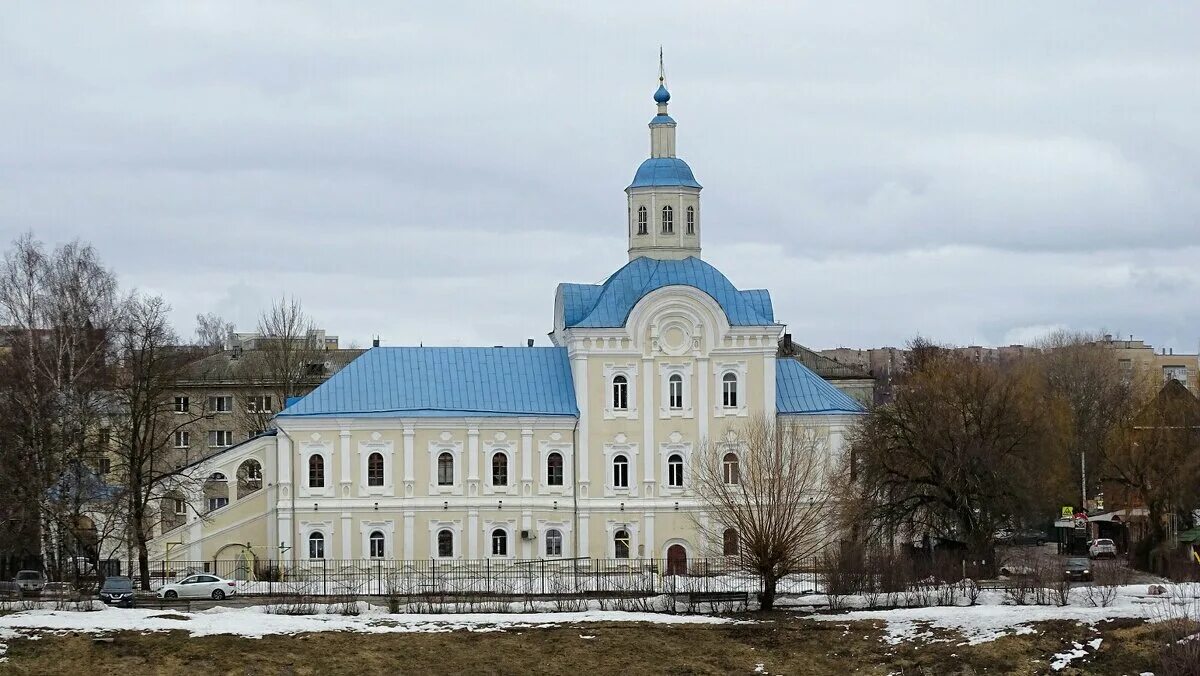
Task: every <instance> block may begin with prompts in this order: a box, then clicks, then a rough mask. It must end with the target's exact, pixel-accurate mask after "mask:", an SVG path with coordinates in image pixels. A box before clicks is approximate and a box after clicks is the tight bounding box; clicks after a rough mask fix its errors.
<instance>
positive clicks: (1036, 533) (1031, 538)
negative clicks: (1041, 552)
mask: <svg viewBox="0 0 1200 676" xmlns="http://www.w3.org/2000/svg"><path fill="white" fill-rule="evenodd" d="M1011 542H1012V544H1014V545H1037V546H1039V547H1041V546H1042V545H1044V544H1046V534H1045V533H1043V532H1042V531H1040V530H1019V531H1017V532H1015V533H1013V536H1012V540H1011Z"/></svg>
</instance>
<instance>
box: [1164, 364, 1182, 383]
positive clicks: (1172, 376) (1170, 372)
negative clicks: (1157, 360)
mask: <svg viewBox="0 0 1200 676" xmlns="http://www.w3.org/2000/svg"><path fill="white" fill-rule="evenodd" d="M1162 371H1163V382H1164V383H1169V382H1171V381H1172V380H1178V381H1179V382H1181V383H1183V384H1184V385H1186V384H1187V367H1186V366H1164V367H1162Z"/></svg>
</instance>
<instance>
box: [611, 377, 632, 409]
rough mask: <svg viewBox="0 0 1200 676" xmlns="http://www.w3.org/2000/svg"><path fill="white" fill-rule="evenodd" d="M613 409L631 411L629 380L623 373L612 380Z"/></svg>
mask: <svg viewBox="0 0 1200 676" xmlns="http://www.w3.org/2000/svg"><path fill="white" fill-rule="evenodd" d="M612 407H613V409H614V410H617V411H628V410H629V378H627V377H625V374H623V373H618V374H617V375H615V376H613V379H612Z"/></svg>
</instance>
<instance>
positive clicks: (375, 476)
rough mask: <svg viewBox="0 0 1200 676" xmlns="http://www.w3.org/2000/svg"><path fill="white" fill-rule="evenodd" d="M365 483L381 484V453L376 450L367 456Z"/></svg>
mask: <svg viewBox="0 0 1200 676" xmlns="http://www.w3.org/2000/svg"><path fill="white" fill-rule="evenodd" d="M367 485H368V486H382V485H383V454H382V453H379V452H378V451H376V452H374V453H372V454H370V455H368V456H367Z"/></svg>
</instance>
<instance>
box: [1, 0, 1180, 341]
mask: <svg viewBox="0 0 1200 676" xmlns="http://www.w3.org/2000/svg"><path fill="white" fill-rule="evenodd" d="M1198 19H1200V9H1197V8H1195V7H1191V6H1187V5H1183V4H1177V5H1164V6H1138V7H1132V6H1131V7H1128V8H1124V7H1120V8H1118V7H1109V8H1106V10H1105V11H1104V12H1099V11H1096V10H1095V8H1087V7H1083V6H1078V7H1070V6H1064V5H1053V6H1046V5H1045V4H1043V3H1026V4H1019V3H1018V4H1014V3H1007V4H1005V5H1003V6H995V7H979V6H968V5H963V4H960V3H928V4H923V3H905V4H904V5H903V6H901V5H895V4H892V3H878V4H865V5H864V4H860V3H855V4H854V5H852V6H851V5H847V6H830V5H828V3H812V4H801V3H787V4H780V5H772V6H769V7H755V8H753V9H748V8H747V7H745V6H740V5H729V4H725V3H705V2H690V3H680V4H675V3H658V4H654V5H650V6H647V5H645V4H640V3H637V4H635V3H631V4H626V5H621V4H612V3H604V4H595V5H593V4H584V3H538V2H530V3H524V4H521V5H515V6H514V5H511V4H508V3H503V4H502V3H467V4H462V3H459V4H457V5H455V6H454V7H453V8H447V7H443V6H427V7H419V6H407V5H406V6H398V5H395V4H394V3H353V4H352V5H347V4H341V5H329V4H326V3H288V4H286V5H267V4H252V5H246V4H245V3H228V4H219V3H205V4H202V5H201V4H195V3H193V4H186V5H180V4H178V3H162V4H147V5H139V6H138V7H137V8H133V7H126V8H123V9H122V11H119V12H115V11H113V10H112V8H100V7H90V6H87V5H83V4H80V5H74V6H72V5H54V4H50V3H38V4H27V5H22V6H19V7H13V8H8V10H7V11H6V12H5V21H4V22H3V23H0V53H3V54H4V58H3V59H0V125H2V127H0V128H3V129H4V130H5V133H3V134H0V236H2V237H3V238H4V239H5V240H10V239H12V238H13V237H15V236H16V235H17V234H18V233H20V232H22V231H24V230H27V229H32V230H33V231H34V232H35V233H37V234H38V235H39V236H40V237H41V238H43V239H46V240H48V241H61V240H65V239H69V238H71V237H83V238H85V239H88V240H91V241H93V242H94V243H95V244H96V245H97V246H98V248H99V249H100V251H101V252H102V254H103V255H104V257H105V259H106V260H107V261H108V262H109V263H110V264H111V265H112V266H113V267H114V268H115V269H116V270H117V271H118V272H119V273H120V275H121V277H122V280H123V282H124V284H125V285H127V286H137V287H139V288H143V289H147V290H153V291H155V292H159V293H162V294H163V295H165V296H166V297H167V298H168V299H169V300H170V301H171V302H172V304H173V305H174V307H175V312H176V317H177V320H178V322H179V324H180V328H181V330H183V331H184V332H187V331H189V330H190V328H191V321H192V316H193V315H194V314H195V313H197V312H204V311H218V312H222V313H224V314H226V315H228V316H230V317H231V318H232V319H234V320H235V321H236V322H237V323H238V324H239V326H241V327H243V328H249V327H250V325H252V324H253V320H254V316H255V315H256V313H257V311H258V309H259V308H260V307H261V306H262V305H263V304H265V303H267V302H268V301H269V299H270V298H271V297H273V296H276V295H278V294H280V293H282V292H284V291H287V292H289V293H294V294H296V295H298V296H300V297H302V298H303V299H304V301H305V303H306V305H307V306H308V308H309V309H310V310H311V312H312V313H313V314H314V315H315V316H316V317H317V318H318V319H319V320H320V321H321V323H322V324H324V325H325V326H327V327H328V328H329V329H330V330H331V331H334V332H338V333H340V334H341V335H343V336H345V337H346V338H347V339H355V340H358V341H359V342H360V343H365V342H366V341H367V340H369V338H370V336H371V335H373V334H375V333H380V334H382V335H383V336H384V338H385V340H386V341H388V342H392V343H415V342H418V341H424V342H426V344H498V343H507V344H513V343H516V342H518V341H520V340H523V339H524V338H525V337H529V336H537V337H539V338H541V337H542V336H543V335H544V333H545V332H546V331H547V330H549V328H550V326H551V316H550V315H551V310H552V299H553V292H554V285H555V284H556V283H558V282H560V281H597V280H599V279H601V278H603V276H604V275H606V274H607V273H609V272H611V271H612V270H614V269H616V268H617V267H618V266H620V265H621V264H622V263H623V262H624V258H625V254H624V248H625V243H624V240H623V233H624V218H625V205H624V196H623V195H622V193H621V190H622V189H623V188H624V186H625V185H626V183H627V182H628V180H629V178H630V177H631V176H632V173H633V170H634V168H635V167H636V166H637V164H638V163H639V162H640V161H641V159H643V157H644V156H645V155H646V153H647V145H648V139H647V131H646V128H645V123H646V121H647V120H648V119H649V117H650V116H651V115H652V113H653V108H652V105H651V102H650V100H649V94H650V92H651V91H652V90H653V87H654V76H655V70H656V65H657V64H655V63H654V58H655V56H656V54H655V51H656V49H657V46H658V44H659V43H660V42H661V43H663V44H664V45H665V47H666V51H667V66H668V80H669V84H670V85H671V89H672V92H673V94H674V98H673V100H672V108H671V111H672V115H673V116H674V117H675V118H676V119H677V120H678V121H679V124H680V127H679V139H680V142H679V143H680V154H681V155H682V156H683V157H685V158H686V159H687V160H688V161H689V163H690V164H691V165H692V167H693V168H694V169H695V171H696V174H697V177H698V178H699V179H700V181H701V182H702V183H703V184H704V185H705V187H706V189H705V193H704V197H703V200H704V228H705V229H704V236H705V256H706V258H708V259H709V260H710V261H712V262H714V263H715V264H717V265H718V266H719V267H720V268H722V269H723V270H724V271H725V272H726V273H727V274H729V276H730V277H731V279H732V280H733V281H734V282H735V283H736V284H738V285H739V286H743V287H766V288H769V289H771V291H772V294H773V297H774V299H775V303H776V306H777V316H778V317H779V318H780V320H781V321H784V322H787V323H788V324H789V326H790V327H791V329H792V331H793V333H794V334H796V336H797V338H798V339H799V340H801V341H804V342H807V343H809V344H812V345H814V346H819V347H825V346H833V345H840V344H844V345H874V344H888V343H890V344H897V343H901V342H903V341H904V340H905V339H906V338H908V337H910V336H911V335H913V334H915V333H917V332H921V333H924V334H926V335H930V336H934V337H937V338H939V339H942V340H947V341H955V342H963V343H1004V342H1011V341H1013V340H1028V339H1029V338H1030V337H1033V336H1036V335H1037V334H1038V333H1039V332H1041V331H1044V330H1048V329H1049V328H1053V327H1058V326H1067V327H1072V328H1079V329H1098V328H1109V329H1111V330H1114V331H1120V332H1123V333H1136V334H1138V335H1139V336H1144V337H1146V338H1147V339H1149V340H1151V341H1153V342H1155V343H1158V344H1163V345H1173V346H1175V347H1176V348H1177V349H1189V350H1190V349H1194V348H1195V344H1196V339H1197V336H1198V335H1200V309H1198V307H1197V304H1196V303H1195V302H1194V299H1195V298H1196V297H1197V292H1198V291H1200V279H1198V276H1197V275H1198V273H1197V271H1196V270H1197V268H1196V264H1195V261H1197V254H1198V253H1200V224H1198V223H1197V216H1198V214H1200V124H1198V123H1197V122H1196V120H1198V119H1200V93H1198V92H1197V90H1196V87H1195V86H1194V84H1195V83H1194V79H1195V73H1196V72H1198V70H1200V45H1198V44H1197V43H1196V41H1195V39H1194V26H1195V25H1197V20H1198Z"/></svg>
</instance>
